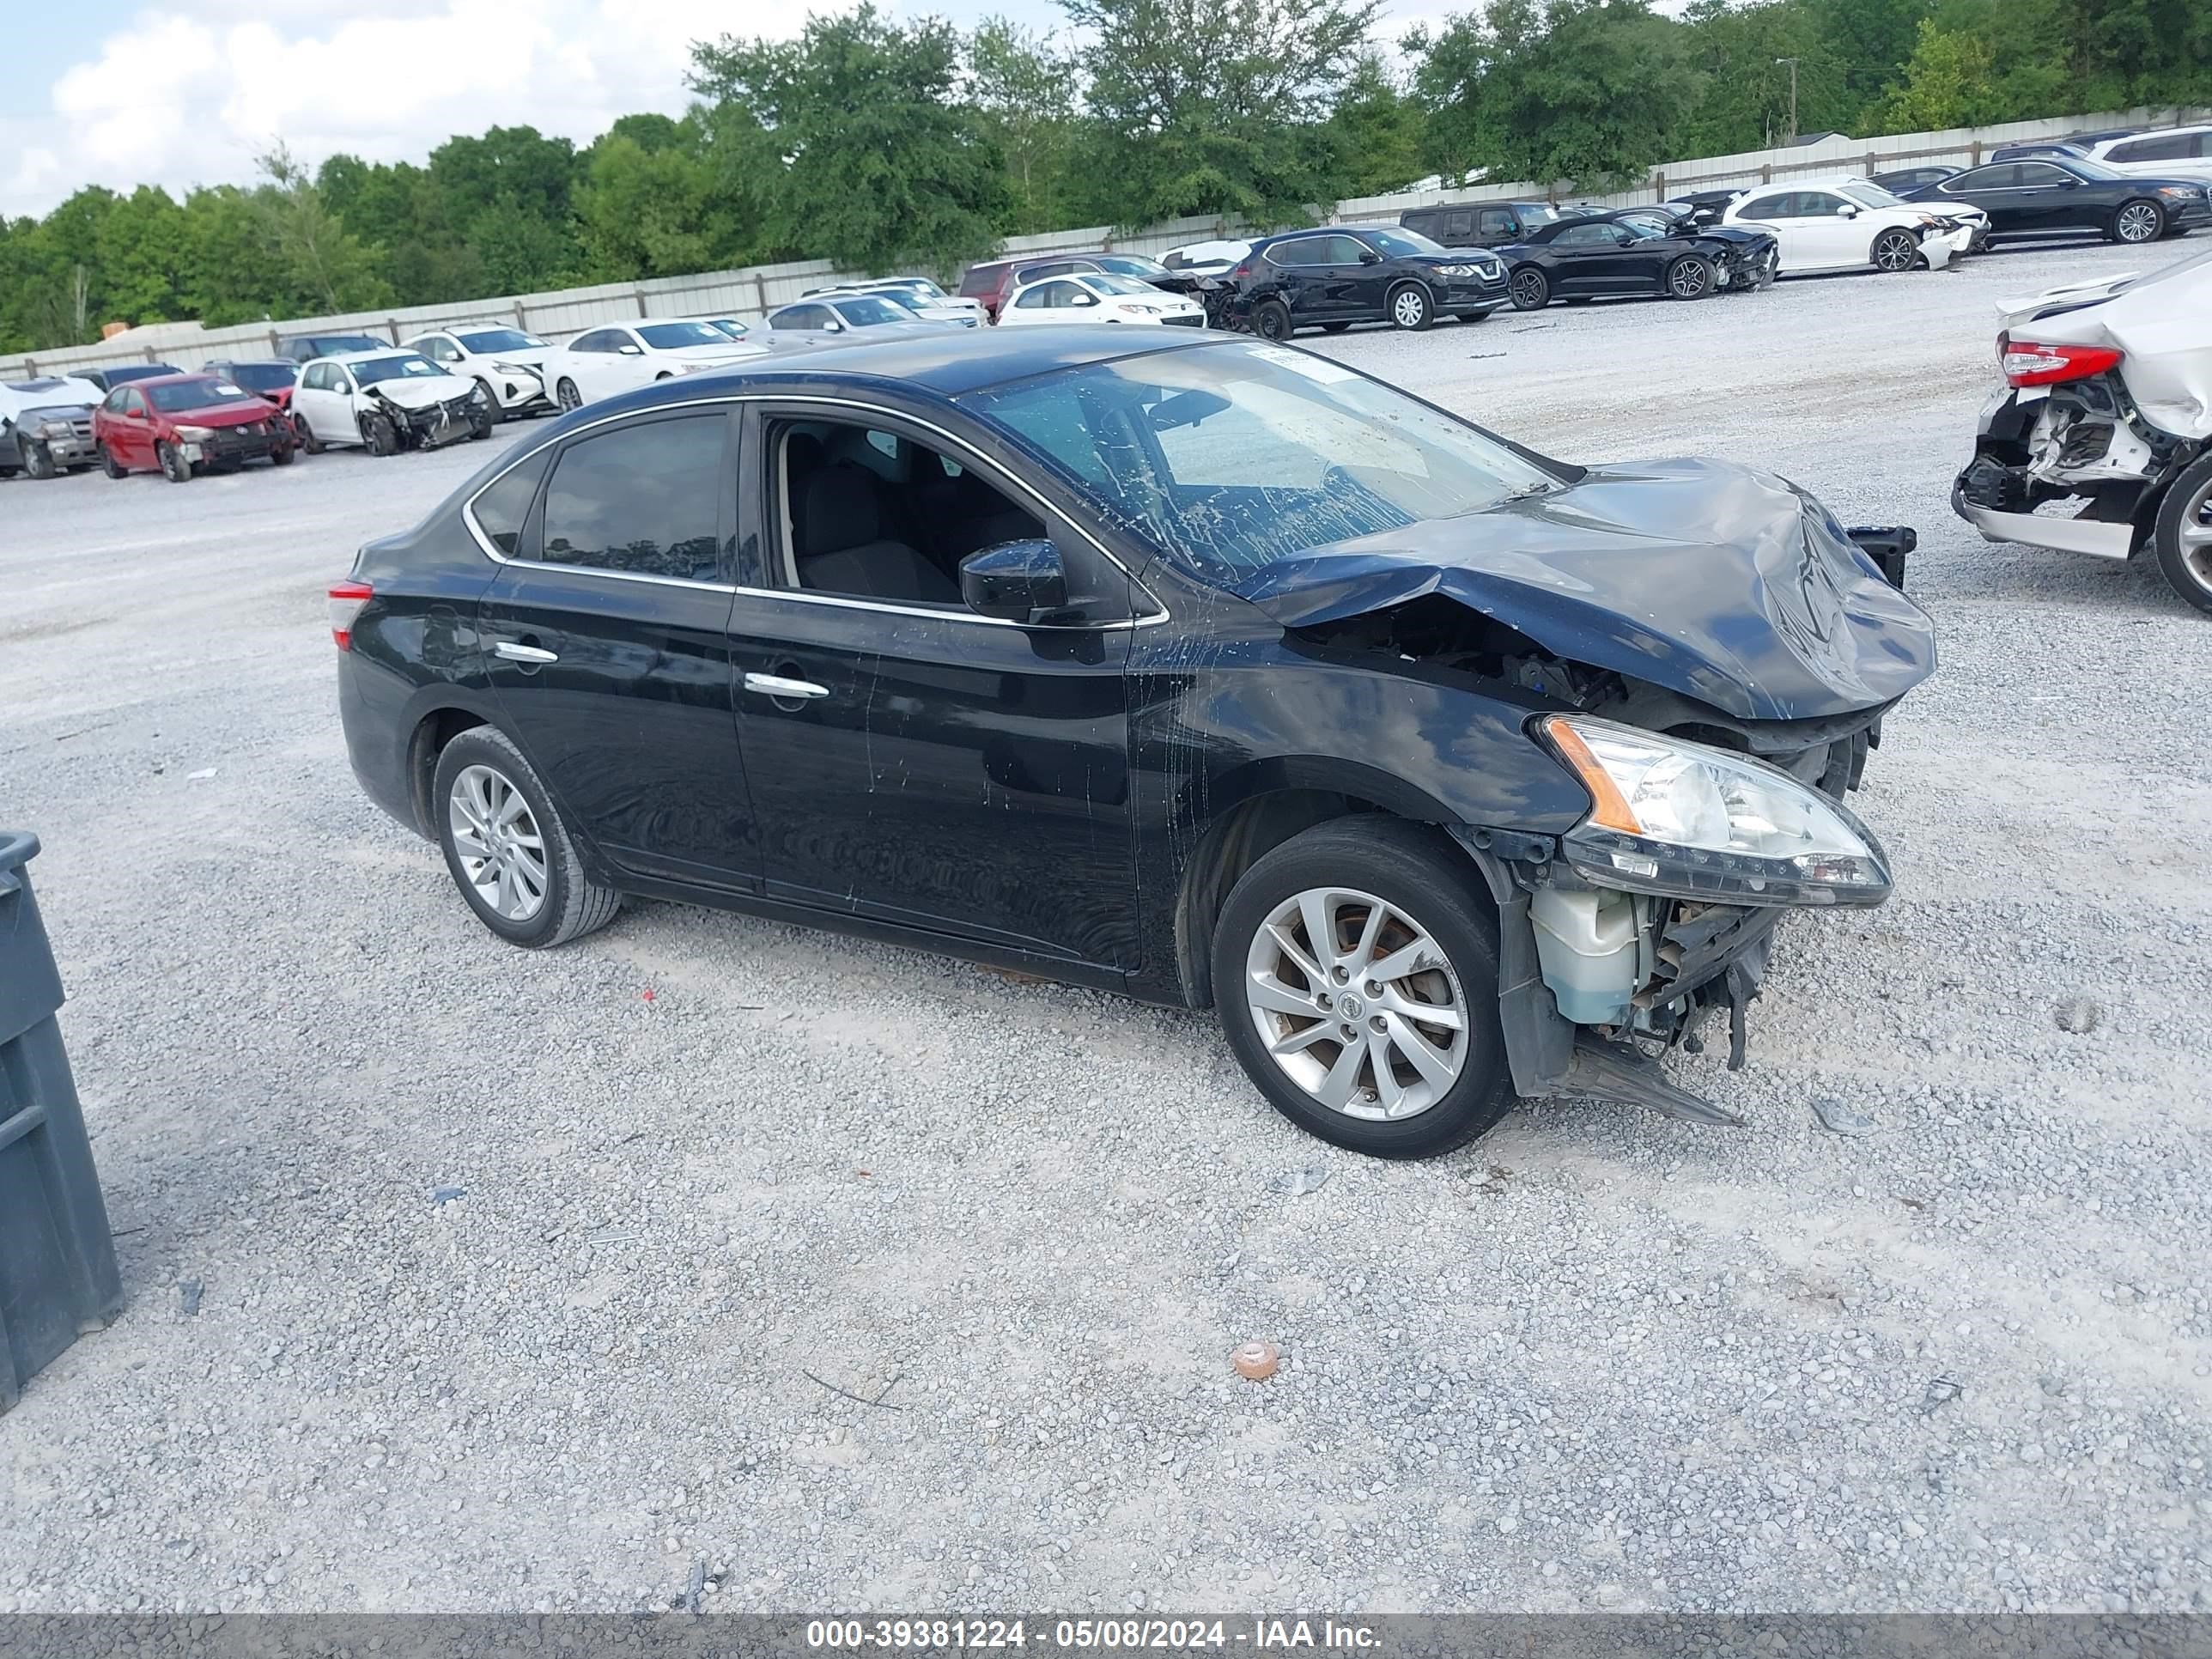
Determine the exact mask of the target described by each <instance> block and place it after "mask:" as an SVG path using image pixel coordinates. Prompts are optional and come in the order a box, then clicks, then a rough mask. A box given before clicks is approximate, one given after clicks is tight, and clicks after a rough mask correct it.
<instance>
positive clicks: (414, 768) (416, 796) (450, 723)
mask: <svg viewBox="0 0 2212 1659" xmlns="http://www.w3.org/2000/svg"><path fill="white" fill-rule="evenodd" d="M490 724H491V722H490V721H489V720H486V719H484V717H483V715H481V714H471V713H470V712H469V711H468V710H467V709H465V708H434V709H432V710H431V711H430V712H429V713H428V714H425V715H424V716H423V717H422V723H421V724H420V725H418V726H416V728H415V735H414V737H413V738H410V740H409V742H408V745H407V779H408V793H409V794H410V796H411V797H412V798H413V801H414V806H415V821H416V825H417V826H418V827H419V828H420V829H422V833H423V834H424V835H426V836H433V837H435V836H436V834H437V824H436V822H435V820H434V819H433V818H432V817H431V816H430V784H431V781H432V780H434V779H435V777H436V776H437V775H438V757H439V756H440V755H441V754H443V753H444V752H445V748H446V745H447V744H449V743H451V742H452V741H453V739H454V738H458V737H459V736H460V735H461V733H462V732H466V731H468V730H470V729H471V727H473V726H489V725H490Z"/></svg>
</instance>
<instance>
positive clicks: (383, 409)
mask: <svg viewBox="0 0 2212 1659" xmlns="http://www.w3.org/2000/svg"><path fill="white" fill-rule="evenodd" d="M368 400H369V403H370V404H371V405H372V406H373V407H374V409H375V410H376V411H377V412H378V413H379V414H380V415H382V416H384V418H385V419H386V420H387V421H389V422H391V423H392V431H393V432H394V433H396V434H397V435H398V439H399V447H401V448H402V449H438V448H442V447H444V446H445V445H447V444H451V443H459V441H461V440H462V439H464V438H467V437H471V436H473V435H475V434H476V433H477V431H478V430H480V429H482V428H484V427H485V426H486V424H487V422H486V419H485V416H486V412H487V405H486V404H485V402H484V397H483V390H482V389H481V388H480V387H477V386H471V388H470V390H468V391H467V392H462V393H459V394H458V395H457V396H454V397H451V398H439V399H436V400H434V401H425V402H422V403H412V404H403V403H401V402H400V401H399V400H398V398H393V397H392V396H390V395H389V394H388V393H386V392H385V391H384V389H383V388H382V387H380V386H370V387H369V388H368Z"/></svg>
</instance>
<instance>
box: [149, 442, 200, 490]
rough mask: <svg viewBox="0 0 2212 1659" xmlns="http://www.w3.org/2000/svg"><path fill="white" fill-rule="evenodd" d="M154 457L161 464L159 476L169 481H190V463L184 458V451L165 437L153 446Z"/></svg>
mask: <svg viewBox="0 0 2212 1659" xmlns="http://www.w3.org/2000/svg"><path fill="white" fill-rule="evenodd" d="M154 459H155V460H157V461H159V462H161V476H162V477H165V478H167V480H168V481H169V482H170V483H191V481H192V464H191V462H190V461H188V460H186V459H185V452H184V451H183V450H181V449H179V448H178V447H176V445H174V444H173V443H171V442H169V441H168V440H167V439H166V438H165V439H163V440H162V441H161V442H160V443H158V444H156V445H155V446H154Z"/></svg>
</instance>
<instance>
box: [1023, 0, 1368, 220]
mask: <svg viewBox="0 0 2212 1659" xmlns="http://www.w3.org/2000/svg"><path fill="white" fill-rule="evenodd" d="M1060 5H1061V9H1063V10H1065V11H1066V13H1067V15H1068V19H1069V21H1071V22H1073V24H1074V25H1075V26H1076V27H1077V28H1078V29H1079V31H1081V32H1082V33H1083V34H1084V36H1085V45H1084V46H1083V48H1082V51H1081V55H1080V61H1081V63H1082V65H1083V68H1084V70H1085V72H1086V74H1087V75H1088V76H1089V79H1090V94H1089V99H1090V105H1091V112H1092V115H1093V116H1094V118H1095V131H1094V135H1093V143H1094V145H1095V147H1096V149H1097V165H1096V167H1095V168H1094V170H1093V178H1094V179H1095V181H1096V185H1097V191H1098V195H1099V198H1100V201H1101V204H1102V205H1103V207H1105V208H1106V209H1107V210H1109V212H1110V216H1112V217H1113V218H1114V219H1115V221H1116V222H1119V223H1121V224H1124V225H1131V226H1134V225H1141V224H1145V223H1147V222H1152V221H1155V220H1159V219H1166V218H1173V217H1176V216H1182V215H1187V214H1200V213H1222V214H1231V213H1233V214H1237V215H1239V216H1243V218H1245V219H1247V220H1249V221H1251V222H1255V223H1257V224H1261V225H1267V224H1284V223H1290V222H1299V221H1303V220H1304V218H1305V217H1306V216H1307V215H1308V214H1309V213H1310V211H1311V210H1312V209H1313V208H1315V207H1316V206H1319V205H1321V204H1326V203H1329V202H1333V201H1334V200H1335V199H1336V197H1338V196H1340V194H1342V191H1341V190H1340V188H1339V186H1340V185H1341V183H1342V179H1340V176H1339V173H1338V164H1339V161H1340V152H1339V150H1338V148H1337V145H1336V144H1335V143H1334V141H1333V139H1332V137H1331V135H1330V133H1329V132H1328V127H1327V121H1328V113H1329V111H1330V109H1331V107H1332V106H1334V102H1335V100H1336V98H1337V96H1338V94H1340V92H1341V91H1342V89H1343V88H1344V87H1345V86H1346V83H1347V82H1349V81H1350V80H1351V78H1352V75H1353V74H1354V73H1355V71H1356V70H1357V69H1358V64H1359V63H1360V61H1361V58H1362V55H1363V49H1364V47H1365V46H1366V43H1367V39H1368V35H1369V32H1370V30H1371V29H1372V27H1374V23H1375V20H1376V16H1377V15H1379V14H1380V12H1381V9H1382V0H1060Z"/></svg>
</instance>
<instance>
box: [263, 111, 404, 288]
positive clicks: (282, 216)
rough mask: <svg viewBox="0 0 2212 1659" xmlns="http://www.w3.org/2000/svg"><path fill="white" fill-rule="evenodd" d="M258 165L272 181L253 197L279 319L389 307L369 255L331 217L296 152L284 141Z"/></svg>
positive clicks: (270, 151) (266, 154)
mask: <svg viewBox="0 0 2212 1659" xmlns="http://www.w3.org/2000/svg"><path fill="white" fill-rule="evenodd" d="M254 161H255V165H256V166H258V167H259V168H260V169H261V172H262V174H263V176H264V178H265V179H266V180H267V182H266V183H265V184H264V185H262V186H261V187H260V188H259V189H258V190H256V191H254V192H253V203H254V206H255V209H256V210H257V211H258V213H259V214H260V215H261V219H262V224H263V227H264V232H265V234H266V235H267V238H268V245H269V253H270V261H271V267H272V268H271V270H270V294H271V296H272V301H273V303H274V304H275V305H276V307H280V308H281V309H280V311H279V314H280V315H281V314H289V315H293V316H298V315H301V314H303V313H312V312H325V313H327V312H345V311H355V310H359V309H361V308H362V307H368V306H374V305H380V304H382V303H384V302H385V301H386V300H387V299H388V298H389V297H390V290H389V289H387V288H386V286H385V284H384V283H382V282H380V281H379V280H378V278H377V276H376V273H375V270H374V264H373V259H372V257H371V255H370V253H369V252H368V249H367V248H366V247H364V246H362V243H361V241H360V240H359V239H358V238H356V237H355V236H354V235H353V234H352V233H351V232H349V230H347V229H346V228H345V226H344V225H343V223H342V222H340V221H339V219H338V216H337V215H336V214H335V213H333V212H331V210H330V208H329V206H328V205H327V204H325V202H324V200H323V196H322V191H320V190H319V189H318V188H316V185H315V181H314V180H313V179H312V178H310V177H309V176H308V174H307V169H306V168H305V167H301V165H300V163H299V162H297V161H295V160H293V159H292V152H291V151H290V150H289V149H287V148H285V146H284V144H283V143H282V142H281V141H280V142H279V143H276V145H274V146H273V147H271V148H270V149H269V150H268V151H267V152H265V153H264V154H263V155H258V156H256V157H255V158H254ZM295 307H296V308H295Z"/></svg>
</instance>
